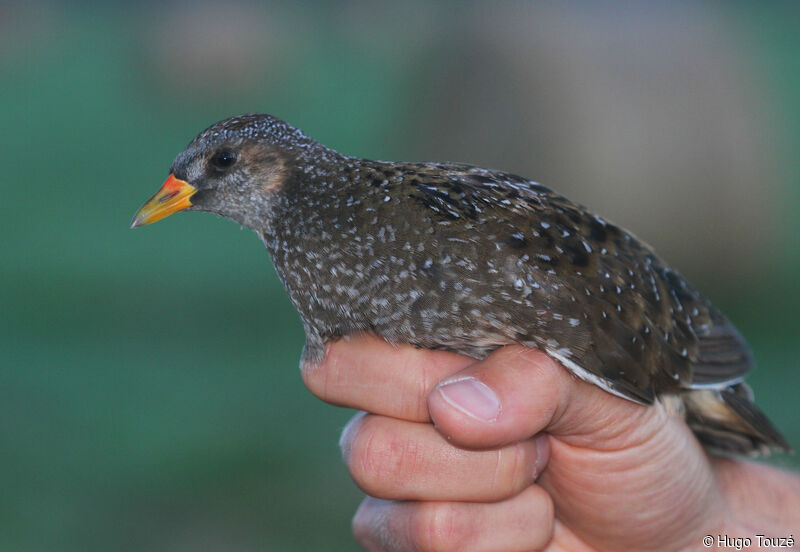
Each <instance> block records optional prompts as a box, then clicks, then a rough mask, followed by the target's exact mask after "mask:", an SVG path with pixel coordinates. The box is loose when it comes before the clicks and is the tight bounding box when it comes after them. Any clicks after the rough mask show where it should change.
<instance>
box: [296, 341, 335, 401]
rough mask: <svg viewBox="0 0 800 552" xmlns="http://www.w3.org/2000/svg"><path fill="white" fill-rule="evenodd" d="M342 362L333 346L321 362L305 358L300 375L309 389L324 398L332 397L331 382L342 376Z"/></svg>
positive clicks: (333, 382)
mask: <svg viewBox="0 0 800 552" xmlns="http://www.w3.org/2000/svg"><path fill="white" fill-rule="evenodd" d="M341 374H342V370H340V362H339V356H338V353H337V350H336V348H335V347H331V348H330V349H329V350H328V353H327V354H326V356H325V358H323V359H322V360H321V361H319V362H312V361H310V360H305V361H303V362H302V364H301V365H300V375H301V377H302V378H303V383H304V384H305V386H306V387H308V390H309V391H311V392H312V393H313V394H314V395H315V396H317V397H319V398H320V399H322V400H328V399H329V398H331V384H335V383H336V382H337V380H338V379H340V378H341Z"/></svg>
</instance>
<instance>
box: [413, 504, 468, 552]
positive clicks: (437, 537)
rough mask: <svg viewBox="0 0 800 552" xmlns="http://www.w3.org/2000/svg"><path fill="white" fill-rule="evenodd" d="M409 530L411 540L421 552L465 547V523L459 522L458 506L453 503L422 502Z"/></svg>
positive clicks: (438, 551)
mask: <svg viewBox="0 0 800 552" xmlns="http://www.w3.org/2000/svg"><path fill="white" fill-rule="evenodd" d="M409 531H410V535H409V540H410V541H411V542H412V543H413V544H414V546H415V548H416V549H417V550H420V551H421V552H448V551H451V550H462V549H463V546H462V544H463V543H464V541H465V535H464V525H463V524H461V523H460V522H459V515H458V508H457V506H456V505H455V504H453V503H450V502H424V503H421V504H420V505H419V507H418V508H417V511H416V512H415V514H414V515H413V516H412V518H411V523H410V524H409Z"/></svg>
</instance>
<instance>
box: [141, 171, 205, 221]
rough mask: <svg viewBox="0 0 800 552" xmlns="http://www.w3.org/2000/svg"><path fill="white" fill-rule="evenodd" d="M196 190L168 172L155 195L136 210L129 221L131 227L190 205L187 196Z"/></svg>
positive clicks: (156, 219) (160, 217)
mask: <svg viewBox="0 0 800 552" xmlns="http://www.w3.org/2000/svg"><path fill="white" fill-rule="evenodd" d="M196 191H197V188H195V187H194V186H192V185H191V184H189V183H188V182H185V181H183V180H180V179H178V178H175V175H173V174H170V175H169V178H167V181H166V182H164V185H163V186H161V189H160V190H158V192H156V195H154V196H153V197H151V198H150V199H148V200H147V202H146V203H145V204H144V205H142V207H141V208H140V209H139V210H138V211H137V212H136V215H134V217H133V222H131V228H136V227H137V226H145V225H147V224H152V223H154V222H156V221H158V220H161V219H163V218H164V217H168V216H170V215H171V214H172V213H177V212H178V211H182V210H184V209H186V208H187V207H191V205H192V202H191V201H189V198H190V197H192V196H193V195H194V193H195V192H196Z"/></svg>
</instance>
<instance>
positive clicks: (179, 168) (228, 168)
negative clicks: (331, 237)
mask: <svg viewBox="0 0 800 552" xmlns="http://www.w3.org/2000/svg"><path fill="white" fill-rule="evenodd" d="M315 146H319V144H317V143H316V142H314V141H313V140H312V139H310V138H309V137H308V136H306V135H305V134H303V133H302V132H301V131H299V130H297V129H296V128H294V127H292V126H290V125H289V124H287V123H285V122H283V121H281V120H279V119H276V118H274V117H272V116H270V115H261V114H248V115H241V116H239V117H232V118H230V119H226V120H224V121H220V122H219V123H216V124H215V125H212V126H210V127H209V128H207V129H206V130H204V131H203V132H201V133H200V134H199V135H198V136H197V137H196V138H195V139H194V140H192V141H191V142H190V143H189V145H188V146H187V147H186V149H185V150H183V151H182V152H181V153H180V154H178V156H177V157H176V158H175V160H174V161H173V162H172V166H171V167H170V175H169V177H168V178H167V180H166V182H164V184H163V186H161V189H160V190H158V192H156V194H155V195H154V196H153V197H152V198H150V199H149V200H148V201H147V202H146V203H145V204H144V205H142V207H141V208H140V209H139V211H137V213H136V215H135V216H134V218H133V221H132V223H131V227H132V228H136V227H137V226H144V225H147V224H151V223H153V222H156V221H158V220H161V219H162V218H164V217H167V216H169V215H171V214H173V213H177V212H178V211H183V210H185V209H186V210H196V211H208V212H211V213H215V214H217V215H220V216H223V217H226V218H230V219H232V220H235V221H236V222H238V223H239V224H242V225H245V226H249V227H251V228H258V227H259V226H262V225H263V223H264V221H265V220H266V217H268V216H269V211H270V207H271V205H272V203H273V198H274V197H275V194H276V192H278V191H279V190H280V189H281V188H282V187H283V186H284V184H285V183H286V181H287V178H288V174H289V172H290V170H291V169H290V166H289V165H290V162H291V161H293V160H296V159H297V158H298V156H300V155H301V154H307V153H308V152H309V150H313V149H314V148H315Z"/></svg>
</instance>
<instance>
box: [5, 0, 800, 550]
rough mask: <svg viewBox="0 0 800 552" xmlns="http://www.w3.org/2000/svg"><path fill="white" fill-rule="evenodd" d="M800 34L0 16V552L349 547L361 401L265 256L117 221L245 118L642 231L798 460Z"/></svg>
mask: <svg viewBox="0 0 800 552" xmlns="http://www.w3.org/2000/svg"><path fill="white" fill-rule="evenodd" d="M798 28H800V7H799V6H798V4H796V3H788V2H786V3H760V2H755V1H753V2H744V1H739V2H728V3H713V4H712V3H708V4H706V3H687V2H672V3H669V4H668V5H666V4H660V3H642V4H638V5H635V6H632V5H630V4H629V3H622V2H620V3H614V2H610V3H609V2H588V1H587V2H568V3H562V2H559V3H556V2H537V3H512V2H508V3H505V2H504V3H499V2H498V3H480V2H470V3H460V2H455V1H453V2H435V3H434V2H424V3H423V2H402V3H399V2H398V3H386V4H383V3H376V2H369V1H362V2H341V3H323V2H285V3H248V2H241V1H239V2H226V3H216V2H207V3H203V2H192V3H189V2H174V1H173V2H144V3H133V2H131V3H128V2H111V3H104V4H100V5H98V4H97V3H90V2H85V3H70V4H67V3H64V4H58V3H43V2H40V1H28V2H25V3H22V2H17V3H11V4H6V3H0V128H2V132H0V145H1V146H2V147H0V159H2V160H3V166H2V173H1V174H2V176H0V313H2V314H0V549H2V550H4V551H20V552H29V551H52V550H59V551H67V552H69V551H86V550H119V551H139V550H148V551H154V552H159V551H183V550H187V551H188V550H192V551H197V550H201V551H202V550H209V551H211V550H215V551H216V550H226V551H256V550H259V551H260V550H281V551H295V550H296V551H307V550H352V549H355V546H354V545H353V544H352V542H351V538H350V529H349V520H350V517H351V515H352V513H353V511H354V509H355V508H356V506H357V504H358V502H359V500H360V493H359V492H358V490H357V489H356V488H355V487H354V485H353V484H352V483H351V482H350V481H349V478H348V476H347V474H346V471H345V469H344V467H343V466H342V463H341V461H340V457H339V452H338V450H337V446H336V441H337V437H338V433H339V431H340V430H341V428H342V427H343V425H344V424H345V422H346V420H347V419H348V418H349V416H350V414H351V413H350V412H347V411H345V410H342V409H337V408H334V407H331V406H327V405H325V404H323V403H321V402H319V401H317V400H316V399H315V398H313V397H312V396H311V395H310V394H309V393H308V392H307V391H306V390H305V389H304V387H303V386H302V383H301V380H300V376H299V373H298V369H297V364H298V358H299V354H300V348H301V345H302V341H303V333H302V329H301V326H300V323H299V321H298V318H297V316H296V314H295V312H294V310H293V308H292V306H291V304H290V303H289V300H288V299H287V297H286V296H285V295H284V292H283V290H282V288H281V286H280V284H279V282H278V280H277V278H276V276H275V274H274V272H273V270H272V268H271V265H270V262H269V258H268V256H267V253H266V251H265V250H264V249H263V246H262V245H261V243H260V242H259V241H258V239H257V238H256V236H255V235H254V234H252V233H250V232H246V231H241V230H240V229H239V228H238V227H237V226H236V225H235V224H233V223H231V222H228V221H225V220H222V219H217V218H215V217H212V216H208V215H204V214H198V213H190V214H181V215H179V216H175V217H172V218H170V219H168V220H167V221H165V222H162V223H160V224H158V225H157V226H154V227H148V228H144V229H141V230H137V231H131V230H129V229H128V224H129V221H130V219H131V217H132V215H133V213H134V211H135V210H136V209H137V208H138V207H139V205H140V204H141V203H142V202H143V201H144V200H145V199H147V198H148V197H149V196H150V195H151V194H152V193H153V192H154V191H155V190H156V189H157V188H158V187H159V186H160V185H161V183H162V182H163V180H164V178H165V177H166V175H167V169H168V167H169V165H170V162H171V160H172V158H173V156H174V155H175V154H177V153H178V152H179V151H180V150H181V149H182V148H183V147H184V145H185V144H186V143H187V142H188V141H189V140H190V139H191V138H192V137H194V135H195V134H196V133H197V132H198V131H200V130H202V129H203V128H205V127H206V126H208V125H209V124H211V123H213V122H215V121H217V120H219V119H221V118H224V117H227V116H229V115H233V114H237V113H241V112H247V111H263V112H268V113H272V114H274V115H276V116H279V117H281V118H284V119H286V120H287V121H289V122H291V123H293V124H295V125H297V126H299V127H300V128H302V129H304V130H305V131H306V132H307V133H309V134H310V135H312V136H314V137H316V138H317V139H319V140H321V141H323V142H324V143H325V144H328V145H330V146H332V147H335V148H337V149H339V150H341V151H343V152H346V153H349V154H354V155H359V156H364V157H371V158H380V159H393V160H452V161H464V162H471V163H475V164H479V165H484V166H489V167H496V168H502V169H505V170H508V171H512V172H515V173H519V174H523V175H526V176H529V177H530V178H533V179H536V180H538V181H540V182H542V183H544V184H545V185H547V186H550V187H553V188H555V189H556V190H559V191H561V192H562V193H564V194H566V195H567V196H568V197H571V198H573V199H575V200H576V201H579V202H582V203H584V204H587V205H590V206H592V207H593V208H594V209H595V210H596V211H598V212H600V213H601V214H603V215H604V216H606V217H608V218H610V219H612V220H614V221H616V222H618V223H621V224H622V225H624V226H626V227H629V228H630V229H632V230H633V232H635V233H636V234H637V235H639V236H640V237H641V238H643V239H645V240H646V241H649V242H650V243H652V244H653V245H654V246H655V247H656V249H657V250H658V251H659V252H661V254H662V255H663V256H664V257H665V258H666V259H667V260H669V261H670V262H671V263H672V264H673V265H675V266H676V267H677V268H678V269H679V270H681V271H682V272H683V273H684V274H685V275H686V276H688V277H689V279H690V280H691V281H693V282H694V283H695V284H696V285H697V286H698V287H699V288H700V289H701V290H703V291H704V292H705V293H706V294H707V295H708V296H709V297H710V298H711V299H712V300H713V301H714V302H715V303H717V304H718V305H719V306H720V307H721V308H722V309H723V310H724V311H725V312H726V313H727V314H729V316H730V317H731V318H732V319H733V320H734V322H735V323H736V324H737V325H738V326H739V327H740V329H741V330H742V331H743V333H744V334H745V335H746V336H747V337H748V339H749V340H750V343H751V344H752V346H753V348H754V350H755V355H756V358H757V359H758V365H759V367H758V370H757V371H756V372H755V373H754V374H753V376H752V379H751V381H752V383H753V386H754V387H755V389H756V396H757V398H758V402H759V403H760V404H761V406H762V407H763V408H764V410H765V411H766V412H767V413H768V414H769V415H770V416H771V417H772V418H773V419H774V420H775V422H776V423H777V424H778V426H779V427H780V428H781V429H782V430H783V431H784V432H785V433H786V436H787V437H788V438H789V440H790V441H791V442H793V444H794V446H795V448H798V447H800V420H798V417H799V415H798V399H797V397H798V385H800V370H798V364H799V363H798V360H797V358H798V355H799V354H800V344H799V343H798V330H800V326H799V325H798V317H797V312H798V309H800V286H798V282H797V274H798V270H800V245H798V244H799V243H800V241H799V240H798V232H800V222H798V220H799V216H800V162H799V159H800V156H798V151H800V131H798V129H800V102H798V101H797V99H798V98H800V33H798V32H797V29H798ZM772 461H773V462H777V463H780V464H784V465H790V464H791V463H792V462H794V465H795V466H797V465H798V463H797V457H795V458H794V459H789V458H784V457H779V458H775V459H773V460H772Z"/></svg>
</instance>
